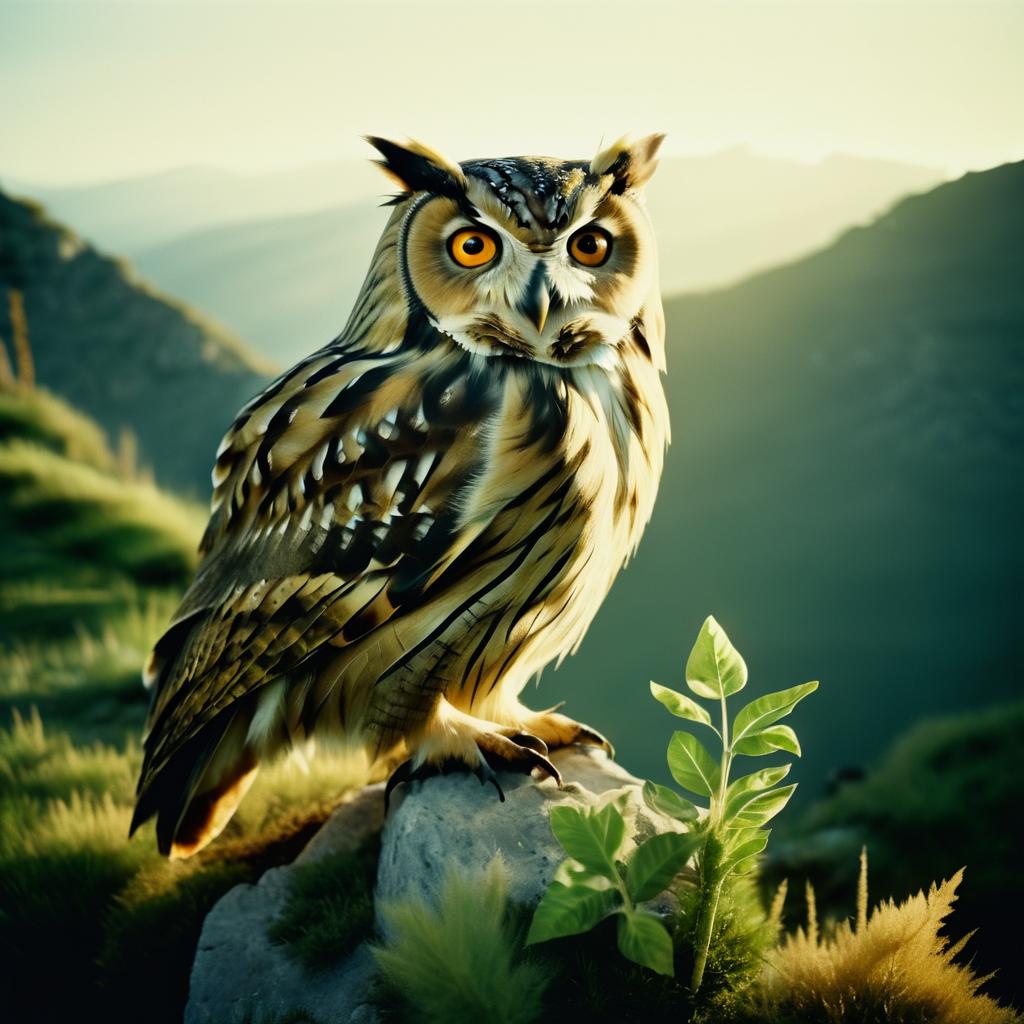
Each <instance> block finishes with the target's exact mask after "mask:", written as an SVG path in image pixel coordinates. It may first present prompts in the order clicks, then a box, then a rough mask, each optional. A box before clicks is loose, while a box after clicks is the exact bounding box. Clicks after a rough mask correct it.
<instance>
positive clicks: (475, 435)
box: [136, 157, 668, 853]
mask: <svg viewBox="0 0 1024 1024" xmlns="http://www.w3.org/2000/svg"><path fill="white" fill-rule="evenodd" d="M417 159H428V157H417ZM463 166H464V167H465V168H467V170H468V171H469V173H470V181H475V182H477V185H476V186H475V187H477V188H482V187H483V185H481V184H480V183H479V179H477V178H474V177H472V166H473V165H471V164H467V165H463ZM584 167H585V165H567V169H566V170H565V171H564V173H562V172H559V173H558V174H554V175H552V176H551V177H552V181H551V183H550V187H551V188H552V189H554V192H555V193H557V194H556V195H552V194H548V195H547V196H545V195H543V194H532V195H531V196H530V199H529V201H528V202H526V201H525V200H524V202H525V206H523V205H522V204H520V203H516V202H513V200H512V199H511V197H510V189H511V188H512V187H513V185H514V184H515V182H516V180H517V179H516V175H515V174H514V173H513V169H509V168H507V167H502V166H500V165H492V167H491V168H489V169H488V170H487V174H486V175H485V177H492V178H495V179H496V180H497V181H499V183H500V184H501V186H502V188H503V189H504V199H502V198H501V196H502V193H501V192H500V191H499V192H498V193H496V194H494V193H491V194H490V199H489V200H488V201H489V202H490V201H491V200H494V201H495V202H498V203H505V212H506V215H507V216H508V218H509V230H512V229H515V230H523V227H522V225H523V224H524V223H525V222H526V221H525V220H524V217H527V218H528V217H532V218H534V221H533V223H534V226H536V223H535V222H536V219H537V218H538V217H540V216H543V217H549V218H554V221H553V223H552V224H551V225H546V224H545V225H542V227H543V229H544V231H551V230H557V229H558V228H559V225H560V224H561V226H562V227H564V221H565V219H566V218H568V217H569V215H570V213H571V210H572V206H573V201H574V200H573V196H574V195H575V194H576V193H578V192H579V190H580V189H581V187H582V186H583V185H584V184H585V183H586V182H588V181H590V185H591V187H603V188H604V189H605V192H609V191H610V186H609V185H608V180H607V179H594V180H597V185H596V186H595V185H594V184H593V181H591V179H593V177H594V176H593V175H591V176H590V178H588V176H587V175H586V173H585V172H584ZM437 173H441V172H440V171H438V172H437ZM538 174H539V172H538ZM539 179H540V180H539V183H540V184H541V185H542V186H543V184H544V181H545V179H544V176H543V175H542V174H540V176H539ZM534 184H535V185H536V184H538V182H536V181H535V183H534ZM559 190H561V191H559ZM541 192H543V188H542V189H541ZM472 194H473V192H472V189H471V190H470V195H472ZM478 198H479V197H478ZM577 198H578V196H577ZM421 201H422V197H421V196H418V195H417V193H416V192H415V190H410V192H409V193H408V194H407V195H405V196H403V197H402V198H401V200H400V201H399V202H398V203H397V204H396V206H395V209H394V211H393V213H392V216H391V218H390V220H389V223H388V225H387V228H386V229H385V232H384V234H383V236H382V238H381V241H380V243H379V245H378V248H377V251H376V253H375V255H374V258H373V261H372V263H371V266H370V270H369V273H368V275H367V278H366V283H365V284H364V287H363V290H362V292H361V294H360V297H359V299H358V300H357V302H356V305H355V308H354V309H353V311H352V314H351V316H350V318H349V321H348V323H347V324H346V326H345V328H344V330H343V331H342V333H341V334H340V335H339V337H338V338H337V339H336V340H335V341H334V342H332V343H331V344H329V345H327V346H325V347H324V348H323V349H321V350H319V351H318V352H316V353H314V354H313V355H312V356H310V357H309V358H307V359H305V360H303V361H302V362H301V363H299V364H298V365H297V366H295V367H294V368H292V369H291V370H289V371H288V372H287V373H285V374H283V375H282V376H281V377H280V378H278V380H276V381H275V382H274V383H273V384H271V385H270V386H269V387H268V388H267V389H265V390H264V392H263V393H262V394H260V395H259V396H257V397H256V398H255V399H253V401H252V402H250V403H249V405H248V406H246V407H245V409H243V410H242V412H241V413H240V414H239V416H238V417H237V419H236V420H235V422H234V424H233V425H232V427H231V429H230V430H229V432H228V434H227V436H226V437H225V439H224V442H223V443H222V445H221V447H220V450H219V451H218V454H217V459H216V463H215V467H214V470H213V482H214V494H213V500H212V513H211V518H210V522H209V525H208V528H207V530H206V533H205V535H204V538H203V541H202V545H201V555H202V560H201V564H200V567H199V570H198V573H197V576H196V579H195V582H194V583H193V586H192V587H191V589H190V590H189V592H188V594H187V595H186V596H185V598H184V600H183V602H182V605H181V607H180V609H179V612H178V615H177V616H176V618H175V622H174V623H172V625H171V626H170V627H169V629H168V631H167V633H166V634H165V637H164V638H163V639H162V640H161V641H160V642H159V643H158V644H157V646H156V649H155V652H154V656H153V658H152V659H151V665H150V668H149V675H150V677H151V678H152V680H153V690H154V692H153V700H152V706H151V710H150V717H149V724H148V729H147V736H146V744H145V764H144V767H143V771H142V776H141V778H140V783H139V794H140V797H139V807H138V810H137V814H136V823H138V822H139V821H141V820H145V818H146V817H148V816H150V815H151V814H153V813H156V812H159V813H160V814H161V815H165V816H166V817H167V819H168V821H169V822H170V824H168V825H166V826H164V827H163V833H162V837H161V845H162V847H163V848H165V849H167V848H169V847H170V846H171V845H172V843H173V842H179V845H180V844H181V841H180V838H179V840H174V835H175V834H176V831H179V832H180V829H181V828H182V825H181V823H182V821H185V820H186V818H187V814H186V812H187V808H188V803H189V800H190V799H192V798H193V797H194V796H195V794H197V793H203V792H206V791H210V792H214V793H217V792H219V791H220V790H219V789H218V788H217V787H218V786H222V787H223V786H226V785H227V783H226V782H223V781H222V779H227V778H228V776H229V775H230V774H231V773H230V772H229V771H228V770H227V769H226V768H224V764H226V763H228V762H230V761H231V758H232V757H233V758H234V759H235V761H236V762H237V763H238V764H239V765H240V766H241V767H240V768H238V769H237V770H236V771H235V775H239V776H240V774H241V772H242V768H244V769H245V771H247V772H249V773H250V774H251V771H252V768H251V765H253V764H255V763H258V760H259V759H260V758H261V757H265V756H270V755H271V754H273V753H274V752H276V751H278V750H283V749H286V748H287V747H289V746H290V745H293V744H299V743H303V742H305V740H306V739H307V738H308V737H310V736H312V735H313V734H314V732H315V733H316V734H317V735H324V734H333V735H336V736H343V737H346V738H348V739H349V740H352V741H355V742H358V743H362V744H364V745H365V746H366V748H367V750H368V751H369V753H370V754H371V755H372V756H385V755H394V754H396V753H398V752H400V751H401V750H403V749H407V750H410V751H411V750H415V749H416V748H417V747H418V746H422V747H423V749H424V750H428V749H431V748H429V744H427V742H426V741H427V739H429V738H430V737H431V735H432V730H434V731H437V729H439V728H440V726H438V725H437V723H438V722H439V721H440V719H439V717H438V715H439V713H440V712H439V708H441V707H442V705H443V706H445V707H447V706H449V705H450V706H451V707H452V708H454V709H458V711H459V712H463V713H465V714H466V715H470V716H474V717H475V718H478V719H480V720H483V721H497V722H499V723H502V724H507V723H509V722H513V723H514V722H517V721H519V719H520V718H522V717H523V716H524V715H530V714H533V713H530V712H528V711H527V710H526V709H525V708H523V707H522V705H520V704H519V703H518V695H519V693H520V691H521V690H522V688H523V686H524V685H525V683H526V682H527V681H528V679H529V678H530V677H531V676H532V675H534V674H535V673H536V672H538V671H539V670H540V669H541V668H542V667H543V666H544V665H545V664H547V663H548V662H550V661H552V660H555V659H560V658H561V657H564V656H565V655H566V654H567V653H569V652H570V651H572V650H574V649H575V648H576V647H577V646H578V644H579V642H580V641H581V639H582V637H583V635H584V632H585V631H586V628H587V626H588V625H589V623H590V621H591V620H592V618H593V616H594V614H595V613H596V611H597V609H598V607H599V605H600V603H601V601H602V600H603V598H604V596H605V595H606V593H607V591H608V589H609V587H610V586H611V584H612V581H613V579H614V577H615V575H616V573H617V572H618V571H619V569H620V568H621V567H622V565H623V564H624V562H625V560H626V559H627V558H628V556H629V554H630V553H631V552H632V551H633V550H634V549H635V547H636V544H637V543H638V541H639V539H640V535H641V533H642V531H643V528H644V526H645V524H646V522H647V520H648V519H649V517H650V513H651V509H652V506H653V501H654V495H655V491H656V487H657V483H658V479H659V477H660V474H661V468H662V460H663V455H664V448H665V444H666V443H667V439H668V438H667V427H668V421H667V412H666V409H665V402H664V395H663V391H662V388H661V383H660V370H661V369H662V365H663V364H662V358H663V357H662V355H661V353H662V352H663V324H662V322H661V307H660V301H658V298H657V295H656V292H655V293H654V294H653V295H648V296H647V297H646V299H647V301H646V302H645V303H644V304H643V305H642V306H641V307H640V308H638V309H637V310H635V311H631V313H630V316H629V317H628V319H626V320H625V321H624V322H625V323H626V325H627V328H626V330H625V331H624V333H623V334H622V335H621V337H619V338H617V339H615V340H614V341H613V343H612V344H609V343H608V339H607V338H606V337H603V336H600V335H599V332H597V329H595V332H596V333H595V336H594V338H593V339H592V341H591V342H590V344H593V345H596V346H600V347H603V348H604V349H607V352H605V353H603V354H602V358H601V360H600V361H599V362H596V363H591V362H587V361H582V362H581V363H580V364H579V365H558V359H559V356H558V354H557V349H558V347H559V346H562V347H566V346H568V344H569V340H570V335H569V334H566V335H565V337H564V338H563V337H562V336H561V334H559V335H556V336H555V337H554V338H553V340H552V344H551V349H550V352H551V353H552V354H551V355H550V356H549V361H539V360H538V359H536V358H530V357H529V356H528V355H526V354H524V353H523V352H521V351H516V345H509V344H507V343H503V344H498V345H496V346H495V348H494V350H493V351H489V352H488V353H486V354H485V353H483V352H480V351H475V350H472V349H470V348H467V345H466V344H465V343H464V342H463V341H460V340H459V336H455V337H453V336H450V335H449V334H448V333H446V331H445V330H444V329H443V322H444V321H443V318H442V317H440V316H438V315H437V314H436V310H435V309H432V308H430V307H429V306H426V305H425V304H424V303H422V302H421V301H420V297H419V294H418V291H422V290H423V289H422V288H421V289H419V290H418V291H417V292H416V293H410V287H412V288H414V289H415V284H413V285H410V284H409V283H405V284H403V267H404V266H405V264H404V263H403V238H407V237H408V235H409V231H410V224H409V218H410V215H411V214H413V213H414V208H415V206H416V204H417V203H418V202H421ZM435 201H436V202H442V201H443V202H448V203H451V202H453V200H451V199H450V198H448V197H445V198H444V199H441V198H438V199H436V200H435ZM466 201H468V202H472V200H471V199H470V200H466ZM617 201H618V202H623V200H617ZM474 209H476V207H474ZM524 210H525V211H526V214H525V215H524ZM567 211H568V212H567ZM477 212H479V211H477ZM413 228H414V229H415V224H413ZM405 272H406V274H408V268H407V267H406V271H405ZM413 276H414V275H413ZM616 286H617V287H619V288H620V290H621V289H622V288H625V287H627V285H625V284H622V283H618V284H617V285H616ZM487 315H488V314H486V313H482V314H481V316H482V317H483V318H484V319H483V320H482V321H481V323H483V322H486V316H487ZM603 315H605V314H604V313H603V312H602V311H601V310H597V311H596V312H595V314H594V316H595V317H598V316H603ZM567 323H568V321H567ZM570 333H571V332H570ZM585 335H586V331H585V330H584V331H582V332H581V337H580V338H579V339H578V341H576V342H574V344H577V345H580V346H584V347H585V346H586V345H587V344H588V341H587V338H586V336H585ZM509 336H510V337H515V336H517V329H516V327H515V325H513V326H512V327H511V328H510V330H509ZM439 702H441V703H440V704H439ZM524 720H525V719H524ZM243 753H244V757H243V756H242V755H243ZM186 755H188V756H186ZM423 756H432V755H429V754H424V755H423ZM189 759H191V760H192V761H194V763H193V764H186V763H185V762H186V761H188V760H189ZM232 777H233V776H232ZM247 777H248V776H247ZM172 790H173V792H172ZM179 791H180V794H181V795H180V796H179V795H178V793H179ZM243 791H244V790H243ZM175 801H177V802H175ZM168 806H169V807H170V810H168V809H167V808H168ZM228 814H230V811H228ZM171 819H174V820H173V821H172V820H171ZM219 827H222V825H221V826H219ZM201 841H206V840H205V839H203V840H201ZM182 848H183V849H184V851H185V852H186V853H187V852H191V850H192V847H191V846H187V844H186V845H185V846H183V847H182Z"/></svg>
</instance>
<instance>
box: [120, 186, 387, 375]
mask: <svg viewBox="0 0 1024 1024" xmlns="http://www.w3.org/2000/svg"><path fill="white" fill-rule="evenodd" d="M389 212H390V211H388V210H387V209H382V208H381V206H380V201H379V200H377V199H367V200H365V201H364V202H362V203H358V204H354V205H352V206H346V207H341V208H339V209H331V210H321V211H318V212H316V213H307V214H302V215H301V216H296V217H282V218H279V219H275V220H262V221H256V222H254V223H251V224H236V225H230V226H227V227H218V228H209V229H207V230H205V231H200V232H197V233H195V234H192V235H188V236H186V237H185V238H182V239H178V240H177V241H174V242H169V243H167V244H166V245H162V246H158V247H157V248H155V249H149V250H147V251H145V252H143V253H141V254H139V255H138V256H137V257H136V265H137V266H138V268H139V270H140V271H141V272H142V273H144V274H145V275H146V276H147V277H149V278H151V279H152V280H154V281H159V282H160V284H161V286H162V287H164V288H167V289H168V291H171V292H173V293H174V294H176V295H185V296H187V297H188V301H189V302H192V303H194V304H195V305H196V306H198V307H199V308H200V309H205V310H208V311H209V312H211V313H213V314H214V315H215V316H216V317H218V318H219V319H220V320H222V321H223V322H224V323H230V324H231V325H232V326H233V327H234V328H235V329H236V330H238V331H239V332H240V333H241V334H242V336H243V337H245V338H248V339H249V340H250V342H251V343H252V344H253V345H255V346H256V347H257V348H258V349H259V350H260V352H262V353H263V354H264V355H266V356H268V357H269V358H271V359H273V360H274V361H275V362H278V363H280V364H282V365H287V364H289V363H291V362H293V361H295V360H297V359H298V358H299V357H300V356H302V355H304V354H306V353H307V352H312V351H313V350H314V349H317V348H319V347H320V346H321V345H324V344H326V343H327V342H328V341H330V340H331V338H333V337H334V336H335V335H337V334H338V332H339V331H340V330H341V328H342V327H343V326H344V325H345V321H346V320H347V319H348V314H349V312H350V311H351V309H352V306H353V304H354V302H355V298H356V295H357V294H358V292H359V288H360V287H361V286H362V283H363V276H364V274H365V273H366V268H367V267H368V266H369V263H370V257H371V255H372V254H373V250H374V248H375V247H376V244H377V239H378V238H379V237H380V233H381V231H382V230H383V229H384V223H385V221H386V220H387V216H388V213H389Z"/></svg>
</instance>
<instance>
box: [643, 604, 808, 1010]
mask: <svg viewBox="0 0 1024 1024" xmlns="http://www.w3.org/2000/svg"><path fill="white" fill-rule="evenodd" d="M686 685H687V686H688V687H689V688H690V690H691V692H692V693H694V694H695V695H696V696H698V697H701V698H703V699H705V700H715V701H718V704H719V708H720V725H719V726H716V725H715V724H714V723H713V721H712V718H711V714H710V713H709V712H708V710H707V709H706V708H705V707H703V706H702V705H700V704H698V703H697V702H696V701H695V700H693V699H692V698H691V697H688V696H686V695H685V694H682V693H678V692H677V691H675V690H671V689H669V688H668V687H667V686H660V685H658V684H657V683H651V693H652V695H653V696H654V697H655V699H657V700H658V701H660V702H661V703H662V704H663V705H664V706H665V707H666V708H667V709H668V710H669V711H671V712H672V714H673V715H675V716H676V717H678V718H683V719H686V720H687V721H690V722H695V723H697V724H698V725H702V726H705V727H706V728H708V729H710V730H711V731H712V732H713V733H715V735H716V736H718V738H719V740H720V741H721V747H722V751H721V754H720V755H719V757H718V759H717V760H716V759H715V758H714V757H712V755H711V753H710V752H709V751H708V750H707V748H706V747H705V746H704V745H703V744H702V743H701V742H700V740H698V739H697V737H696V736H694V735H693V734H691V733H688V732H676V733H675V734H674V735H673V736H672V739H671V741H670V742H669V745H668V766H669V770H670V771H671V772H672V777H673V778H674V779H675V780H676V782H677V783H679V785H680V786H682V787H683V788H684V789H686V790H688V791H689V792H691V793H695V794H697V795H699V796H703V797H706V798H708V800H709V805H708V807H707V808H703V809H702V810H704V811H705V814H704V816H703V819H702V820H701V822H700V824H699V825H698V826H696V828H695V831H696V833H697V834H698V836H699V849H698V852H697V863H698V875H699V880H700V897H701V898H700V904H699V909H698V917H697V925H696V932H695V935H694V963H693V974H692V977H691V981H690V985H691V988H692V989H693V991H694V992H696V991H698V990H699V989H700V986H701V983H702V981H703V979H704V969H705V966H706V964H707V959H708V950H709V948H710V945H711V937H712V934H713V932H714V926H715V915H716V913H717V911H718V903H719V900H720V898H721V894H722V887H723V885H724V884H725V882H726V880H727V879H728V878H729V877H730V876H731V875H739V874H744V873H746V872H748V871H750V870H752V869H753V868H754V866H755V865H756V862H757V856H758V854H760V853H761V852H762V851H763V850H764V848H765V846H766V845H767V843H768V836H769V834H770V830H769V829H767V828H765V827H764V826H765V825H766V824H767V823H768V822H769V821H770V820H771V819H772V818H774V817H775V815H776V814H778V813H779V811H781V810H782V809H783V807H785V806H786V804H787V803H788V802H789V799H790V797H791V796H792V795H793V792H794V791H795V790H796V785H794V784H791V785H788V786H782V785H779V783H781V782H782V780H783V779H784V778H785V777H786V776H787V775H788V774H789V769H790V767H791V765H788V764H785V765H780V766H778V767H773V768H762V769H761V770H760V771H756V772H752V773H750V774H749V775H744V776H741V777H740V778H738V779H735V780H733V781H730V775H731V770H732V764H733V760H734V759H735V758H736V757H737V756H739V755H746V756H750V757H761V756H763V755H765V754H772V753H774V752H775V751H778V750H783V751H787V752H789V753H791V754H795V755H796V756H797V757H799V756H800V743H799V741H798V740H797V737H796V733H795V732H793V730H792V729H791V728H790V727H789V726H788V725H779V724H778V723H779V721H780V720H781V719H783V718H785V717H786V716H787V715H788V714H789V713H790V712H791V711H792V710H793V709H794V708H795V707H796V705H797V703H798V702H799V701H801V700H803V698H804V697H806V696H807V695H808V694H810V693H813V692H814V691H815V690H816V689H817V688H818V684H817V682H810V683H803V684H802V685H800V686H793V687H790V688H789V689H788V690H781V691H779V692H777V693H769V694H765V696H763V697H758V698H757V699H756V700H754V701H752V702H751V703H749V704H747V705H745V706H744V707H743V708H741V709H740V711H739V712H738V713H737V714H736V716H735V718H734V719H733V720H732V722H731V723H730V721H729V714H728V706H727V701H728V698H729V697H731V696H733V695H735V694H737V693H739V691H740V690H742V689H743V688H744V687H745V686H746V685H747V665H746V662H745V661H744V660H743V658H742V657H741V656H740V653H739V651H737V650H736V648H735V647H733V645H732V643H731V642H730V640H729V637H728V636H727V635H726V632H725V630H724V629H722V627H721V626H720V625H719V624H718V623H717V622H716V621H715V619H714V617H713V616H708V618H707V619H706V620H705V621H704V625H703V626H701V630H700V633H699V634H698V636H697V641H696V643H695V644H694V645H693V649H692V650H691V651H690V656H689V658H687V661H686ZM644 799H645V800H646V801H647V803H648V805H649V806H651V808H652V809H654V810H660V811H662V812H663V813H669V814H673V815H675V816H679V815H681V814H690V815H692V816H693V817H697V814H698V809H697V808H696V806H695V805H693V804H691V803H690V802H689V801H688V800H686V799H685V798H683V797H681V796H680V795H679V794H678V793H675V792H674V791H673V790H670V789H667V788H665V787H663V786H658V785H655V784H654V783H648V784H647V785H646V786H645V787H644Z"/></svg>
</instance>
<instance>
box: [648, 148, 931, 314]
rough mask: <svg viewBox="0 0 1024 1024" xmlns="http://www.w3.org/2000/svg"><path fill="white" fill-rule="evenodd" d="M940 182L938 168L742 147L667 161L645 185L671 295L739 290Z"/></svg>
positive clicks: (667, 291)
mask: <svg viewBox="0 0 1024 1024" xmlns="http://www.w3.org/2000/svg"><path fill="white" fill-rule="evenodd" d="M941 180H942V174H941V173H940V172H939V171H937V170H935V169H934V168H930V167H918V166H916V165H914V164H902V163H895V162H892V161H886V160H870V159H862V158H860V157H853V156H845V155H842V154H834V155H832V156H829V157H827V158H826V159H824V160H822V161H821V162H820V163H816V164H802V163H795V162H792V161H788V160H775V159H770V158H768V157H764V156H759V155H757V154H756V153H753V152H752V151H751V150H749V149H747V148H745V147H739V148H736V149H729V150H726V151H724V152H722V153H716V154H714V155H712V156H706V157H689V158H686V159H675V160H664V161H662V163H661V166H660V167H659V168H658V172H657V174H655V176H654V178H653V179H652V180H651V183H650V185H649V186H648V192H649V193H650V200H649V202H650V209H651V215H652V217H653V219H654V225H655V229H656V231H657V235H658V247H659V251H660V256H661V277H662V286H663V288H664V291H665V292H666V293H667V294H671V293H675V292H681V291H697V290H700V289H705V288H711V287H721V286H722V285H725V284H732V283H734V282H736V281H738V280H740V279H741V278H743V277H747V276H748V275H750V274H751V273H753V272H754V271H758V270H764V269H766V268H768V267H773V266H777V265H778V264H780V263H784V262H786V261H788V260H792V259H795V258H797V257H799V256H804V255H806V254H807V253H809V252H812V251H813V250H815V249H819V248H821V247H823V246H825V245H827V244H829V243H831V242H832V241H834V239H835V238H836V236H837V235H838V234H839V232H840V231H843V230H845V229H847V228H850V227H853V226H854V225H862V224H867V223H869V222H871V221H872V220H874V219H875V217H877V216H878V215H879V214H881V213H883V212H884V211H885V210H887V209H888V208H889V207H890V206H891V205H892V204H893V203H894V202H895V201H896V200H898V199H902V198H903V197H904V196H906V195H908V194H910V193H912V192H921V191H924V190H926V189H929V188H932V187H934V186H935V185H937V184H939V183H940V182H941Z"/></svg>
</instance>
